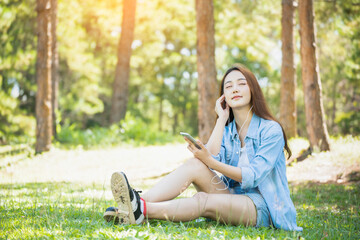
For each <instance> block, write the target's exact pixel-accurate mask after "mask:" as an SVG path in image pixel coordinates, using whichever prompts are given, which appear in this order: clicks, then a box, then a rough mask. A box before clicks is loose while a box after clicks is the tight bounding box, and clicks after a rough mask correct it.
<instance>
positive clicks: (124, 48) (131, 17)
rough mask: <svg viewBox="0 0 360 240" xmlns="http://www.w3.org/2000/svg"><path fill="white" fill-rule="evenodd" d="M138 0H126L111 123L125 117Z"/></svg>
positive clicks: (114, 84)
mask: <svg viewBox="0 0 360 240" xmlns="http://www.w3.org/2000/svg"><path fill="white" fill-rule="evenodd" d="M135 12H136V0H124V5H123V17H122V25H121V37H120V40H119V45H118V53H117V56H118V62H117V65H116V71H115V80H114V83H113V96H112V105H111V115H110V123H115V122H118V121H120V120H121V119H123V118H124V117H125V114H126V108H127V102H128V92H129V74H130V57H131V51H132V49H131V44H132V42H133V39H134V28H135Z"/></svg>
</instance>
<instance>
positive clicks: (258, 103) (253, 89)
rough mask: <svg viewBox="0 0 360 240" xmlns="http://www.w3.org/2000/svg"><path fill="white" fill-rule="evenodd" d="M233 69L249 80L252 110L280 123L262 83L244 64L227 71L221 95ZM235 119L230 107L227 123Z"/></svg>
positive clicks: (287, 150) (222, 83)
mask: <svg viewBox="0 0 360 240" xmlns="http://www.w3.org/2000/svg"><path fill="white" fill-rule="evenodd" d="M232 71H240V72H241V73H242V74H243V75H244V76H245V78H246V81H247V84H248V85H249V88H250V93H251V100H250V104H251V105H252V106H253V108H252V112H253V113H255V114H256V115H257V116H259V117H261V118H264V119H267V120H273V121H275V122H277V123H279V124H280V122H279V121H277V120H276V119H275V118H274V116H273V115H272V114H271V112H270V110H269V108H268V106H267V104H266V100H265V97H264V94H263V92H262V90H261V88H260V85H259V83H258V81H257V79H256V77H255V75H254V74H253V73H252V72H251V71H250V70H249V69H247V68H246V67H244V66H242V65H241V64H235V65H234V66H233V67H231V68H230V69H228V70H227V71H226V73H225V75H224V77H223V78H222V80H221V86H220V96H222V95H223V94H224V80H225V78H226V76H227V75H228V74H229V73H230V72H232ZM233 119H234V113H233V111H232V109H231V108H230V114H229V119H228V121H227V123H226V125H227V124H228V123H230V122H231V121H232V120H233ZM280 126H281V124H280ZM281 129H282V132H283V135H284V140H285V146H284V148H285V150H286V152H287V153H288V158H290V157H291V154H292V153H291V150H290V148H289V145H288V142H287V137H286V134H285V131H284V128H283V127H282V126H281Z"/></svg>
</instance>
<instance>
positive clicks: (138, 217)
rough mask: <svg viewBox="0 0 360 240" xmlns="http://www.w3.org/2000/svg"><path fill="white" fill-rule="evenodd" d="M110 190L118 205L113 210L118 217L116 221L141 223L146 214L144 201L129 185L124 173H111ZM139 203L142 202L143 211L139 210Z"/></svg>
mask: <svg viewBox="0 0 360 240" xmlns="http://www.w3.org/2000/svg"><path fill="white" fill-rule="evenodd" d="M111 190H112V194H113V196H114V199H115V201H116V202H117V204H118V206H119V208H118V209H117V211H115V213H116V217H118V218H119V220H118V222H119V223H120V224H140V223H142V222H143V221H144V219H145V216H144V215H145V214H146V205H145V201H144V200H143V199H141V198H140V196H139V192H138V191H136V190H135V189H132V188H131V187H130V185H129V182H128V180H127V178H126V175H125V173H123V172H115V173H113V175H112V176H111ZM141 204H143V209H144V210H143V211H142V210H141ZM105 213H106V212H105ZM109 214H110V213H109ZM104 218H105V215H104Z"/></svg>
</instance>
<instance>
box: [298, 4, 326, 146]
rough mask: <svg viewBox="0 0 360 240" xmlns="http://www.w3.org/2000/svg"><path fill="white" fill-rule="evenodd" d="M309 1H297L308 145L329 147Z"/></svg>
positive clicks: (312, 10)
mask: <svg viewBox="0 0 360 240" xmlns="http://www.w3.org/2000/svg"><path fill="white" fill-rule="evenodd" d="M314 17H315V14H314V8H313V1H312V0H300V1H299V18H300V45H301V46H300V52H301V75H302V83H303V89H304V96H305V114H306V131H307V133H308V135H309V140H310V146H311V147H319V148H320V150H321V151H326V150H330V145H329V135H328V131H327V128H326V123H325V119H324V108H323V103H322V93H321V81H320V74H319V66H318V62H317V53H316V38H315V31H316V30H315V25H314Z"/></svg>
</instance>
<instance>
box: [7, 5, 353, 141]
mask: <svg viewBox="0 0 360 240" xmlns="http://www.w3.org/2000/svg"><path fill="white" fill-rule="evenodd" d="M314 7H315V16H316V18H315V23H316V27H317V45H318V53H319V54H318V60H319V66H320V74H321V81H322V90H323V92H322V94H323V103H324V110H325V115H326V122H327V125H328V129H329V132H330V134H333V135H334V134H335V135H336V134H352V135H358V134H359V133H360V130H359V127H358V126H359V122H358V119H359V112H360V105H359V102H360V88H359V87H358V86H359V79H360V65H359V63H360V60H359V56H360V42H359V39H360V37H359V35H360V31H359V28H358V26H359V24H360V17H359V14H358V10H359V7H358V6H357V5H356V4H355V5H354V4H353V1H351V0H344V1H335V2H329V1H315V2H314ZM35 8H36V1H35V0H29V1H20V0H12V1H8V0H3V1H0V49H1V51H0V87H1V90H0V93H1V102H0V112H1V115H0V138H1V139H2V140H1V141H2V143H10V142H11V141H15V140H9V139H18V140H16V141H27V140H24V139H20V138H19V136H20V135H23V136H25V139H28V138H30V139H31V138H33V136H34V134H35V133H34V131H35V127H34V117H35V95H36V94H35V93H36V79H35V63H36V11H34V9H35ZM179 9H181V11H179ZM136 11H137V13H136V24H135V35H134V42H133V44H132V57H131V62H130V69H131V71H130V82H129V99H128V100H129V101H128V112H130V113H131V115H132V116H133V117H134V118H140V119H143V120H144V121H146V122H150V123H151V124H150V125H151V128H152V129H158V131H159V132H161V131H165V132H166V133H164V134H165V135H166V134H168V133H169V132H172V134H174V135H177V133H178V132H179V131H181V130H186V131H187V132H190V133H191V134H193V135H197V131H198V126H197V125H198V119H197V108H198V94H197V78H198V76H197V63H196V12H195V8H194V4H190V3H189V1H186V0H181V1H164V0H154V1H138V2H137V10H136ZM214 17H215V30H216V31H215V39H216V50H215V58H216V67H217V74H218V76H217V77H218V80H220V78H221V77H222V74H223V73H224V71H225V70H226V69H227V68H229V67H230V66H231V65H232V64H233V63H234V62H240V63H242V64H244V65H246V66H247V67H249V68H250V69H251V70H252V71H253V72H254V73H255V75H256V76H257V78H258V79H259V82H260V84H261V86H262V89H263V91H264V94H265V97H266V99H267V102H268V104H269V106H270V109H271V110H272V112H273V114H274V115H275V116H276V117H279V105H280V104H279V103H280V94H279V92H280V67H281V41H280V34H281V21H280V18H281V2H279V1H277V0H270V1H265V0H261V1H260V2H254V1H252V0H242V1H233V0H225V1H215V2H214ZM121 19H122V1H120V0H109V1H98V0H88V1H81V0H73V1H70V2H69V1H64V0H58V26H57V36H58V37H57V38H58V39H57V40H58V46H59V61H60V69H59V71H60V81H59V91H60V92H59V115H61V120H58V123H59V124H58V126H61V127H62V128H63V131H65V129H68V130H69V129H70V126H71V124H69V123H74V124H75V125H74V126H76V127H74V128H73V129H72V128H71V129H72V130H74V131H78V133H77V134H75V133H74V134H71V133H67V134H65V133H64V132H62V133H60V135H61V134H63V135H66V136H68V135H74V138H73V139H78V138H79V139H80V138H81V137H80V136H81V135H84V136H83V137H82V138H83V139H84V140H79V144H83V142H86V141H91V142H92V143H91V144H90V143H89V144H85V145H89V146H90V145H92V144H95V142H101V141H98V140H87V139H88V138H89V139H93V138H95V139H98V138H99V137H91V136H92V135H91V134H90V133H89V134H90V135H89V136H90V137H89V136H88V135H86V134H85V132H86V131H85V130H86V129H87V128H90V130H89V132H94V131H99V132H103V131H105V132H106V131H107V132H111V130H110V129H108V130H104V129H103V128H104V127H106V126H108V124H109V119H110V115H111V101H112V100H111V96H112V82H113V80H114V75H115V65H116V63H117V45H118V41H119V37H120V36H121ZM295 24H296V25H295V29H294V34H295V43H296V48H295V53H296V55H295V63H296V69H297V80H298V89H297V107H298V110H297V114H298V121H297V122H298V132H299V135H300V136H306V135H307V134H306V123H305V112H304V97H303V93H302V85H301V71H299V70H300V64H301V62H300V58H299V56H300V53H299V46H300V45H299V44H300V41H299V34H298V28H299V25H298V17H296V18H295ZM20 125H23V126H20ZM30 125H31V127H30ZM94 129H97V130H94ZM98 129H103V130H98ZM69 131H70V130H69ZM134 131H135V130H134ZM154 131H155V130H154ZM80 132H82V134H81V133H80ZM139 132H141V131H138V133H139ZM93 134H94V133H93ZM75 135H76V136H78V137H75ZM95 135H96V134H95ZM69 138H70V139H71V138H72V137H65V139H68V140H66V141H65V142H72V140H69ZM138 138H141V137H140V136H138V137H137V139H138ZM148 138H149V139H156V137H148ZM161 138H165V137H161ZM110 139H112V138H110ZM115 139H116V140H115ZM118 141H119V139H118V138H116V137H115V138H114V140H111V142H114V143H115V142H118ZM126 141H127V140H126ZM145 141H148V140H145ZM75 142H76V141H75Z"/></svg>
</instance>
